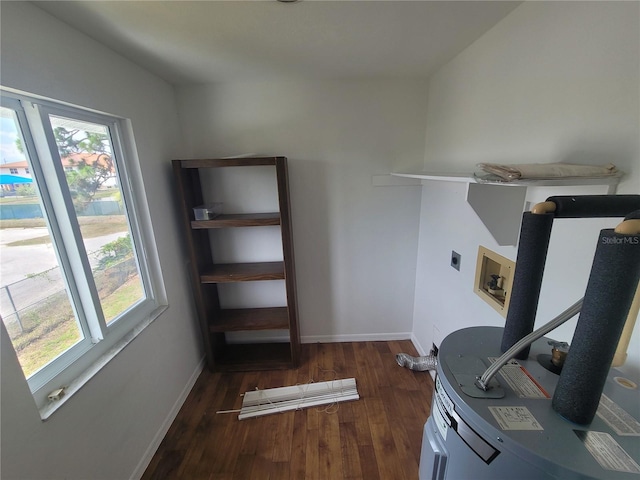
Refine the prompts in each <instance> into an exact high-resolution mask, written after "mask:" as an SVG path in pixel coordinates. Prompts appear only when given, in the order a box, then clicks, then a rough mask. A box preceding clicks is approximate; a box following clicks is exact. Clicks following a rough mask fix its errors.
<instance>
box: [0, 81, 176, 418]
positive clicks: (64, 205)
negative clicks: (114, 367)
mask: <svg viewBox="0 0 640 480" xmlns="http://www.w3.org/2000/svg"><path fill="white" fill-rule="evenodd" d="M2 93H3V96H2V98H1V101H2V107H1V108H0V112H1V114H0V121H1V122H2V129H3V131H9V132H10V135H11V136H12V139H11V142H9V143H6V144H5V145H2V146H3V148H2V151H3V152H6V151H10V152H11V153H10V154H11V155H13V156H14V157H15V158H11V159H7V158H2V159H0V162H2V163H8V161H11V160H13V161H26V162H27V164H28V167H27V173H29V172H30V173H31V177H30V179H29V181H30V182H31V183H28V184H27V183H25V185H28V186H29V188H27V187H26V186H25V187H24V188H23V190H22V191H23V192H24V193H23V194H22V195H21V196H20V197H19V198H18V197H16V198H12V199H2V198H0V202H6V203H5V204H4V205H3V204H2V203H0V206H1V207H4V208H2V211H3V214H2V216H1V217H0V235H2V237H3V241H2V247H1V248H2V252H1V253H0V262H1V268H2V269H1V277H0V314H1V317H2V321H3V323H4V327H5V328H6V330H7V333H8V334H9V337H10V338H11V341H12V344H13V347H14V349H15V351H16V355H17V357H18V360H19V362H20V365H21V367H22V370H23V373H24V375H25V378H26V379H27V382H28V384H29V387H30V389H31V391H32V393H33V395H34V399H35V400H36V404H37V406H38V408H39V409H40V412H41V415H43V418H45V417H46V416H47V415H49V414H50V413H51V412H52V411H55V409H56V408H57V407H58V406H59V405H56V402H60V400H58V398H64V394H65V393H73V391H75V389H78V388H79V387H80V386H81V384H82V383H83V382H85V381H86V380H88V378H90V375H92V374H93V373H95V371H97V369H96V365H101V364H104V361H105V359H106V360H108V359H109V358H110V357H111V356H113V355H114V354H115V353H117V351H119V350H118V349H121V348H123V346H124V345H125V344H126V342H128V341H130V340H131V339H132V338H133V337H134V336H135V335H136V334H137V333H138V332H139V331H140V330H141V328H142V327H144V326H146V324H148V323H149V322H150V321H152V320H153V319H154V318H155V317H156V316H157V315H158V314H159V312H160V311H162V309H163V308H165V307H166V295H165V292H164V285H163V283H162V278H161V275H160V272H159V268H157V263H156V262H154V260H156V261H157V252H156V251H155V246H154V244H153V241H152V236H151V235H150V232H145V231H143V230H142V228H141V222H140V221H139V219H140V218H141V215H148V212H146V211H143V209H142V207H141V205H142V204H145V202H140V201H139V200H138V198H139V197H136V194H137V195H140V193H143V192H134V191H133V189H132V187H131V185H132V183H133V181H134V180H136V177H135V174H134V172H136V171H138V170H137V169H136V168H134V167H135V164H134V163H133V162H134V157H135V152H134V154H133V155H131V154H127V153H129V152H132V151H133V150H132V147H131V145H130V143H129V139H128V138H127V136H126V135H124V134H123V131H124V129H123V126H124V125H123V122H124V120H122V119H119V118H115V117H111V116H108V115H103V114H96V113H93V112H88V111H85V110H82V109H79V108H70V107H68V106H61V105H57V104H56V103H53V102H44V101H40V100H33V99H31V98H29V97H25V96H21V95H15V94H5V93H4V92H2ZM8 147H11V148H8ZM125 152H127V153H125ZM3 155H7V153H3ZM138 180H139V179H138ZM9 202H11V203H10V204H9ZM154 265H156V266H155V267H154ZM58 389H62V394H61V395H58V396H55V395H54V396H53V397H52V398H54V400H50V399H49V398H48V397H50V394H51V392H54V391H57V390H58Z"/></svg>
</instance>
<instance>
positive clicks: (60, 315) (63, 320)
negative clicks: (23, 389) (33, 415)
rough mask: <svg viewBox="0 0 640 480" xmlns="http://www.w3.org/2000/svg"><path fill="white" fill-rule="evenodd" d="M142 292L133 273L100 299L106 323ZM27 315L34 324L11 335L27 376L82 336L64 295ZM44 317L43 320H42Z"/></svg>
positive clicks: (138, 298)
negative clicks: (20, 332)
mask: <svg viewBox="0 0 640 480" xmlns="http://www.w3.org/2000/svg"><path fill="white" fill-rule="evenodd" d="M142 295H143V291H142V285H141V283H140V281H139V279H138V277H137V276H135V277H133V278H130V279H129V280H128V281H127V282H125V283H124V284H123V285H122V286H120V287H119V288H117V289H116V290H114V291H113V292H111V293H110V294H109V295H107V296H106V297H105V298H103V299H102V309H103V312H104V315H105V318H106V319H107V322H108V321H109V320H113V318H115V317H116V316H117V315H118V314H120V313H122V312H123V311H124V310H125V309H127V308H128V307H130V306H131V305H132V304H133V303H135V302H137V301H138V300H140V299H141V298H142ZM30 316H31V317H33V318H32V320H31V323H34V324H36V327H35V328H33V329H32V330H29V331H25V333H23V334H17V335H11V337H12V342H13V345H14V348H15V349H16V353H17V355H18V360H19V361H20V365H21V366H22V370H23V371H24V374H25V376H26V377H29V376H30V375H31V374H33V373H34V372H35V371H37V370H38V369H39V368H41V367H43V366H44V365H46V364H47V363H49V362H50V361H51V360H53V359H54V358H56V357H57V356H58V355H60V354H61V353H63V352H64V351H66V350H67V349H69V348H70V347H72V346H73V345H74V344H76V343H77V342H78V341H79V340H80V339H81V338H80V333H79V331H78V327H77V323H76V320H75V317H74V316H73V313H72V312H71V307H70V306H69V303H68V301H67V297H66V294H65V295H60V296H56V297H55V298H54V299H50V301H48V302H46V304H45V305H43V306H42V307H40V308H39V309H38V310H35V311H32V312H31V313H30ZM43 317H46V319H45V320H41V319H42V318H43ZM25 323H26V322H25Z"/></svg>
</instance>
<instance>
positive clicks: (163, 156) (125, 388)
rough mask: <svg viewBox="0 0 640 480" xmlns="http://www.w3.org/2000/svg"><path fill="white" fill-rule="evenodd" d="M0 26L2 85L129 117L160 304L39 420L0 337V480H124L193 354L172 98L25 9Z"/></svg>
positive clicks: (16, 7)
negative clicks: (164, 301)
mask: <svg viewBox="0 0 640 480" xmlns="http://www.w3.org/2000/svg"><path fill="white" fill-rule="evenodd" d="M1 27H2V30H1V35H2V37H1V40H2V60H1V61H2V64H1V67H2V79H1V83H2V85H4V86H7V87H12V88H16V89H20V90H24V91H27V92H30V93H33V94H39V95H43V96H46V97H50V98H54V99H58V100H62V101H66V102H70V103H73V104H77V105H81V106H85V107H89V108H93V109H97V110H100V111H104V112H107V113H111V114H115V115H119V116H123V117H126V118H129V119H131V121H132V126H133V132H134V135H135V139H136V144H137V149H138V154H139V157H140V163H141V170H142V174H143V178H144V183H145V188H146V192H147V195H148V202H149V206H150V213H151V221H152V224H153V229H154V232H155V236H156V241H157V246H158V250H159V255H160V259H161V266H162V270H163V272H164V280H165V282H166V288H167V295H168V300H169V309H168V310H167V311H166V312H165V313H164V314H163V315H162V316H161V317H160V318H158V319H157V320H156V321H155V322H154V323H152V324H151V325H150V326H149V327H148V328H147V329H146V330H145V331H144V332H142V333H141V334H140V335H139V336H138V337H137V338H136V339H135V340H134V341H133V342H132V343H131V344H129V345H128V346H127V347H126V348H125V349H124V350H123V351H122V352H121V353H120V354H119V355H118V356H117V357H116V358H114V359H113V360H112V361H111V362H110V363H109V364H108V365H107V366H105V367H104V368H103V369H102V370H101V371H100V372H99V373H98V374H97V375H96V376H95V377H94V378H93V379H92V380H90V381H89V382H88V383H87V384H86V385H85V386H84V387H83V388H82V389H81V390H80V391H79V392H78V393H76V395H75V396H74V397H73V398H71V399H70V400H69V401H68V402H67V403H66V404H65V405H63V406H62V407H61V408H60V409H59V410H58V411H57V412H55V413H54V414H53V416H52V417H50V419H49V420H47V421H46V422H42V421H41V420H40V416H39V414H38V411H37V409H36V407H35V404H34V401H33V399H32V397H31V394H30V392H29V389H28V386H27V384H26V381H25V380H24V377H23V375H22V373H21V370H20V366H19V364H18V362H17V360H16V357H15V355H14V352H13V349H12V348H11V346H10V343H9V339H8V338H7V337H6V333H5V330H4V329H3V330H2V331H3V335H2V352H1V354H2V397H1V399H2V401H1V408H2V425H1V426H2V458H1V460H2V478H7V479H10V478H24V479H39V478H68V479H75V478H77V479H87V478H92V479H100V478H104V479H116V478H117V479H122V478H128V477H130V476H131V475H132V474H134V472H137V473H138V474H140V473H141V470H140V469H142V468H144V466H145V465H144V461H145V460H148V459H149V458H148V455H149V454H153V451H148V449H149V447H150V446H157V445H156V443H154V442H157V441H158V440H160V439H161V438H162V435H163V434H164V428H167V427H168V425H167V424H165V421H167V417H168V416H169V415H171V414H172V413H175V411H174V410H173V409H174V407H175V406H176V405H175V403H176V400H177V399H179V398H180V397H181V395H183V394H184V393H185V392H184V389H185V387H187V386H188V384H189V382H190V380H191V378H192V376H193V375H194V373H195V372H197V369H198V365H199V362H200V358H201V355H202V353H201V347H200V342H199V335H198V334H197V327H196V324H195V321H194V320H193V318H194V317H193V312H192V306H191V296H190V294H189V292H188V291H187V285H188V281H187V279H186V272H185V267H184V259H183V258H181V256H180V255H179V254H177V252H179V251H181V248H180V243H179V239H178V233H177V230H176V228H175V225H176V224H177V221H176V219H175V214H174V207H173V205H174V203H175V202H174V200H173V198H172V195H171V191H172V187H171V183H172V182H171V177H170V172H171V170H170V162H169V160H170V159H171V158H172V157H174V156H175V155H176V154H177V153H178V152H180V151H181V145H180V141H181V137H180V135H179V132H178V128H179V126H178V121H177V113H176V107H175V97H174V91H173V89H172V88H171V87H170V86H169V85H168V84H166V83H164V82H163V81H161V80H159V79H158V78H157V77H154V76H152V75H150V74H149V73H147V72H145V71H144V70H142V69H140V68H139V67H137V66H135V65H133V64H132V63H130V62H128V61H126V60H124V59H123V58H122V57H119V56H118V55H116V54H114V53H113V52H112V51H111V50H108V49H106V48H104V47H103V46H101V45H100V44H97V43H96V42H94V41H92V40H91V39H89V38H87V37H85V36H83V35H81V34H79V33H77V32H76V31H75V30H72V29H70V28H69V27H67V26H66V25H65V24H63V23H60V22H59V21H57V20H55V19H53V18H52V17H50V16H49V15H47V14H45V13H43V12H42V11H41V10H39V9H38V8H36V7H34V6H33V5H31V4H28V3H24V2H2V25H1ZM178 406H179V405H178ZM169 420H171V419H169ZM158 434H159V435H160V436H158ZM141 459H142V462H143V463H142V464H140V462H141Z"/></svg>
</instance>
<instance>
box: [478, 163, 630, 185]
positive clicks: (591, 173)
mask: <svg viewBox="0 0 640 480" xmlns="http://www.w3.org/2000/svg"><path fill="white" fill-rule="evenodd" d="M478 167H479V168H481V169H482V170H483V171H485V172H487V173H491V174H493V175H497V176H498V177H500V178H502V179H503V180H507V181H512V180H526V179H543V178H566V177H610V176H614V175H618V174H619V173H620V172H619V171H618V169H617V168H616V166H615V165H613V164H612V163H609V164H607V165H599V166H598V165H577V164H570V163H523V164H518V165H515V164H514V165H502V164H498V163H479V164H478Z"/></svg>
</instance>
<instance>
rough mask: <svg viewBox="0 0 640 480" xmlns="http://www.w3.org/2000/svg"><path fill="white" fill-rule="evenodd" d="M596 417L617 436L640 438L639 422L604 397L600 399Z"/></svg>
mask: <svg viewBox="0 0 640 480" xmlns="http://www.w3.org/2000/svg"><path fill="white" fill-rule="evenodd" d="M596 413H597V415H598V416H599V417H600V418H601V419H602V420H604V421H605V423H606V424H607V425H609V426H610V427H611V428H612V429H613V430H614V431H615V432H616V433H617V434H618V435H622V436H631V437H638V436H640V422H638V420H636V419H635V418H634V417H633V416H631V415H630V414H629V413H628V412H627V411H626V410H625V409H623V408H622V407H621V406H620V405H618V404H617V403H616V402H614V401H613V400H611V399H610V398H609V397H607V396H606V395H604V394H603V395H602V396H601V397H600V404H599V405H598V411H597V412H596Z"/></svg>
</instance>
